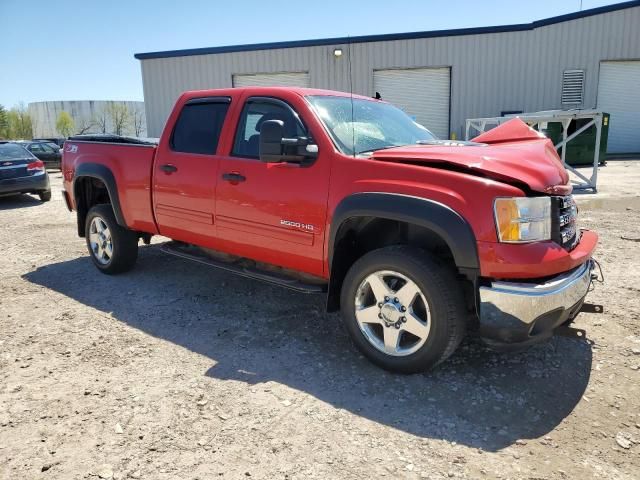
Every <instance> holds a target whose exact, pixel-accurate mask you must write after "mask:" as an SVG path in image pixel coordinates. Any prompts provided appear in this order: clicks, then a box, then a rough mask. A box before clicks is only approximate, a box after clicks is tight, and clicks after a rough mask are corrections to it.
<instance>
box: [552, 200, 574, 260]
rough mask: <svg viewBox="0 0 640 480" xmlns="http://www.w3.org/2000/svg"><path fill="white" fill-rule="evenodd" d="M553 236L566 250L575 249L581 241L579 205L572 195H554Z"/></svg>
mask: <svg viewBox="0 0 640 480" xmlns="http://www.w3.org/2000/svg"><path fill="white" fill-rule="evenodd" d="M551 202H552V203H551V205H552V212H553V213H552V223H551V238H552V240H553V241H555V242H556V243H558V244H559V245H560V246H562V248H564V249H565V250H569V251H571V250H573V249H574V248H575V246H576V245H577V244H578V242H579V241H580V231H579V230H578V207H577V205H576V202H575V200H574V199H573V197H572V196H571V195H567V196H566V197H552V198H551Z"/></svg>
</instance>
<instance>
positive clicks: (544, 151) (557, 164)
mask: <svg viewBox="0 0 640 480" xmlns="http://www.w3.org/2000/svg"><path fill="white" fill-rule="evenodd" d="M371 158H373V159H375V160H380V161H385V162H399V163H411V164H419V165H424V166H427V167H436V168H448V169H451V170H456V171H463V172H467V173H469V174H472V175H474V174H475V175H479V176H483V177H488V178H492V179H494V180H498V181H505V182H507V183H515V184H526V185H527V186H528V187H529V188H530V189H531V190H533V191H536V192H541V193H547V194H560V195H567V194H569V193H571V190H572V187H571V185H570V184H569V175H568V173H567V171H566V170H565V168H564V166H563V165H562V161H561V160H560V158H559V157H558V154H557V153H556V150H555V148H554V146H553V144H552V143H551V141H550V140H549V139H548V138H546V137H545V136H544V135H542V134H541V133H540V132H537V131H535V130H534V129H532V128H531V127H529V126H528V125H527V124H526V123H524V122H523V121H522V120H520V119H519V118H514V119H513V120H509V121H507V122H505V123H503V124H502V125H500V126H498V127H496V128H494V129H492V130H489V131H488V132H485V133H483V134H481V135H479V136H478V137H476V138H474V139H473V142H458V141H455V140H442V141H435V142H430V143H428V144H422V145H408V146H404V147H394V148H388V149H385V150H378V151H376V152H373V154H372V156H371Z"/></svg>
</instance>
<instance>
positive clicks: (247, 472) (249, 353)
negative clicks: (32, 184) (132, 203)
mask: <svg viewBox="0 0 640 480" xmlns="http://www.w3.org/2000/svg"><path fill="white" fill-rule="evenodd" d="M600 183H601V185H602V188H601V193H600V194H598V195H583V196H581V197H580V198H579V203H580V208H581V222H582V225H584V226H586V227H589V228H594V229H596V230H598V231H599V233H600V234H601V244H600V246H599V248H598V252H597V258H598V259H599V260H600V262H601V263H602V266H603V269H604V273H605V277H606V283H605V284H604V285H597V287H596V290H595V291H594V292H593V293H591V294H590V296H589V299H590V301H591V302H593V303H602V304H604V305H605V313H604V314H601V315H597V314H588V313H583V314H581V315H580V317H579V318H578V320H577V321H576V325H577V326H578V327H580V328H584V329H585V330H586V331H587V339H586V340H585V339H570V338H564V337H554V338H553V339H552V340H551V341H550V342H548V343H546V344H544V345H540V346H536V347H534V348H531V349H530V350H528V351H526V352H524V353H510V354H499V353H494V352H492V351H489V350H487V349H486V348H484V347H483V346H482V344H480V343H479V342H478V341H477V340H476V339H474V338H468V339H467V340H466V341H465V342H464V343H463V345H462V346H461V348H460V350H459V351H458V352H457V353H456V354H455V355H454V356H453V357H452V358H451V359H450V360H449V361H448V362H446V363H445V364H444V365H442V366H441V367H439V368H438V369H436V370H435V371H433V372H431V373H428V374H423V375H413V376H399V375H392V374H389V373H386V372H384V371H381V370H379V369H377V368H376V367H374V366H372V365H371V364H370V363H368V362H367V361H366V360H365V359H364V358H362V357H361V356H360V355H359V354H358V353H357V352H356V351H355V350H354V348H353V346H352V345H351V342H350V341H349V338H348V336H347V334H346V331H345V329H344V328H343V327H342V325H341V322H340V319H339V317H338V316H337V315H327V314H326V313H324V311H323V307H324V306H323V299H322V298H321V297H316V296H305V295H302V294H295V293H291V292H289V291H286V290H281V289H279V288H277V287H271V286H266V285H263V284H260V283H256V282H253V281H250V280H246V279H242V278H239V277H235V276H232V275H229V274H225V273H222V272H218V271H215V270H213V269H209V268H207V267H205V266H200V265H196V264H191V263H188V262H185V261H183V260H179V259H175V258H172V257H168V256H165V255H164V254H162V253H161V252H160V251H158V249H157V247H155V246H153V245H152V246H150V247H143V248H141V251H140V257H139V260H138V265H137V267H136V269H135V270H133V271H132V272H130V273H127V274H125V275H121V276H117V277H109V276H105V275H101V274H99V273H98V272H97V270H96V269H95V268H94V267H93V265H92V264H91V262H90V260H89V259H88V257H87V253H86V250H85V245H84V241H83V240H82V239H79V238H78V237H76V235H75V233H74V232H75V227H74V222H75V220H74V216H73V215H72V214H70V213H68V212H67V211H66V209H65V207H64V205H63V202H62V200H61V197H60V193H59V191H60V189H61V178H60V175H59V174H58V173H54V174H52V185H53V189H54V197H53V201H51V202H50V203H47V204H41V203H40V202H39V201H38V200H36V199H35V198H31V197H29V196H22V197H14V198H4V199H0V246H1V248H0V252H2V255H1V256H0V272H2V276H1V278H0V292H1V294H0V478H2V479H11V480H14V479H45V478H51V479H67V478H68V479H85V478H87V479H96V478H102V479H111V478H113V479H118V478H119V479H125V478H143V479H153V480H162V479H203V480H204V479H211V478H234V479H239V478H256V479H272V478H279V479H309V478H318V479H356V478H367V479H369V478H409V479H413V478H450V477H453V478H510V479H516V478H517V479H543V478H544V479H546V478H551V479H555V478H557V479H572V478H583V479H584V478H607V479H611V478H619V479H633V478H635V479H637V478H639V477H640V391H639V390H640V389H639V388H638V380H639V379H640V370H639V367H640V299H639V297H640V296H639V294H640V242H639V241H638V240H639V239H640V227H639V224H640V196H639V194H638V193H637V192H639V191H640V162H635V163H634V162H612V163H610V164H609V166H607V167H605V168H602V169H601V175H600Z"/></svg>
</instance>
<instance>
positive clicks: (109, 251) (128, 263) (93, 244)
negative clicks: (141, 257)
mask: <svg viewBox="0 0 640 480" xmlns="http://www.w3.org/2000/svg"><path fill="white" fill-rule="evenodd" d="M84 233H85V239H86V241H87V248H88V249H89V255H90V256H91V260H93V263H94V265H95V266H96V267H97V268H98V270H100V271H101V272H102V273H106V274H115V273H123V272H126V271H128V270H131V269H132V268H133V266H134V265H135V263H136V260H137V258H138V234H137V233H136V232H133V231H131V230H129V229H127V228H123V227H121V226H120V225H118V222H117V221H116V217H115V215H114V214H113V209H112V208H111V205H109V204H102V205H95V206H93V207H91V209H90V210H89V213H87V219H86V222H85V230H84Z"/></svg>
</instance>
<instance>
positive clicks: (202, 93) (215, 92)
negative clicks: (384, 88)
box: [183, 87, 373, 100]
mask: <svg viewBox="0 0 640 480" xmlns="http://www.w3.org/2000/svg"><path fill="white" fill-rule="evenodd" d="M244 92H249V94H250V95H264V96H270V95H277V94H278V93H282V92H292V93H295V94H297V95H299V96H301V97H307V96H333V97H353V98H360V99H363V100H373V99H372V98H371V97H367V96H364V95H357V94H351V93H349V92H340V91H337V90H323V89H320V88H303V87H233V88H216V89H208V90H189V91H186V92H184V93H183V95H184V96H186V97H188V98H197V97H209V96H219V95H223V96H234V97H237V96H239V95H241V94H242V93H244Z"/></svg>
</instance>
